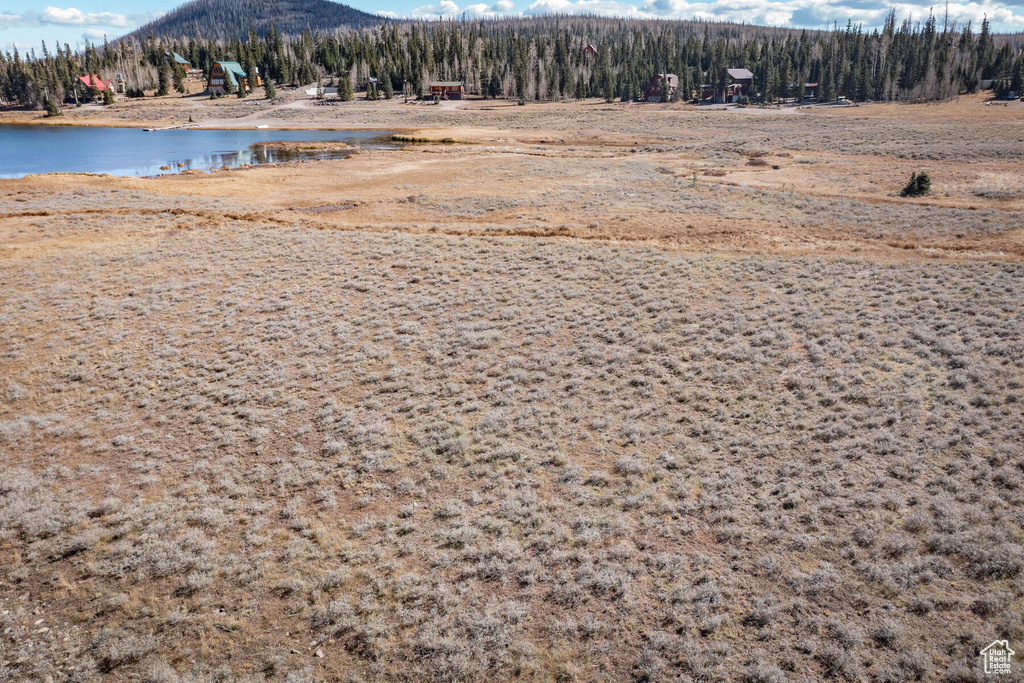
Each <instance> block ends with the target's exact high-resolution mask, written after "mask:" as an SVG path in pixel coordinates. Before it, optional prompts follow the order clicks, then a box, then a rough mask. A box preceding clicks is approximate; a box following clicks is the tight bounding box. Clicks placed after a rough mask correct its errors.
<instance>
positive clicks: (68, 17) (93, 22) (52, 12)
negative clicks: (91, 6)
mask: <svg viewBox="0 0 1024 683" xmlns="http://www.w3.org/2000/svg"><path fill="white" fill-rule="evenodd" d="M39 19H40V21H42V22H43V23H44V24H71V25H75V26H127V25H128V17H126V16H125V15H123V14H115V13H114V12H83V11H82V10H80V9H76V8H74V7H68V8H67V9H62V8H60V7H47V8H46V9H44V10H43V13H42V14H41V15H40V17H39Z"/></svg>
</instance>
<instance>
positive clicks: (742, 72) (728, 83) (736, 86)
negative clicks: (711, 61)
mask: <svg viewBox="0 0 1024 683" xmlns="http://www.w3.org/2000/svg"><path fill="white" fill-rule="evenodd" d="M753 88H754V74H753V73H751V72H750V71H749V70H748V69H722V71H721V73H720V74H719V76H718V81H717V82H716V83H709V84H707V85H703V86H701V99H704V100H714V101H715V102H717V103H720V104H721V103H724V102H737V101H739V99H740V98H741V97H744V96H747V97H749V96H750V94H751V92H753Z"/></svg>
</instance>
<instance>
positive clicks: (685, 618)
mask: <svg viewBox="0 0 1024 683" xmlns="http://www.w3.org/2000/svg"><path fill="white" fill-rule="evenodd" d="M367 104H368V103H367ZM145 106H147V107H151V106H156V105H149V104H146V105H145ZM211 106H212V105H211ZM232 106H239V107H253V106H258V105H255V104H252V103H251V102H248V101H243V102H241V103H240V104H238V105H232ZM945 107H946V108H945V109H943V108H942V107H878V108H871V107H862V108H857V109H856V110H854V109H850V110H829V111H827V112H819V111H811V112H802V113H792V112H786V113H777V112H769V113H755V114H749V115H747V114H743V113H735V112H703V111H690V110H683V109H680V110H678V111H673V110H670V109H668V108H655V107H652V108H649V109H644V108H640V107H620V108H615V107H608V108H607V110H606V108H605V107H604V105H590V104H588V105H576V106H575V108H573V107H572V106H568V105H565V106H563V105H550V106H547V105H542V106H529V107H525V108H523V107H521V108H516V107H512V108H504V109H502V108H500V106H499V105H491V104H484V103H473V104H472V105H471V106H469V107H467V108H465V109H453V110H448V109H442V108H438V109H436V110H433V111H432V110H431V109H430V108H427V107H422V108H421V107H415V106H411V105H410V106H408V107H407V110H403V109H401V106H400V105H394V106H393V107H392V109H394V110H395V112H398V113H390V114H387V115H382V114H380V113H379V112H380V111H384V110H379V111H378V110H370V109H369V108H368V107H359V106H356V105H354V106H352V107H350V108H345V107H337V108H328V107H324V108H318V109H323V110H324V112H323V113H321V112H319V111H302V112H301V114H302V116H306V117H311V119H312V120H313V122H314V123H318V124H319V125H322V126H329V125H345V122H346V121H348V122H349V123H350V125H365V126H366V127H375V128H381V127H391V128H393V129H402V130H410V131H414V132H415V134H416V135H417V136H422V137H427V138H431V139H440V138H442V137H449V136H450V137H455V138H457V139H460V140H463V141H465V142H467V143H472V144H455V145H451V144H448V145H442V144H411V145H409V146H408V147H407V148H405V149H401V150H375V151H368V152H362V153H359V154H357V155H355V156H354V157H353V158H351V159H346V160H339V161H330V162H313V163H301V164H292V165H282V166H268V167H260V168H252V169H243V170H237V171H229V172H220V173H215V174H212V175H196V174H188V175H181V176H167V177H161V178H155V179H128V178H124V179H119V178H110V177H88V176H38V177H30V178H26V179H22V180H15V181H0V681H3V682H5V683H6V682H7V681H11V682H14V681H18V682H20V681H33V682H39V683H53V682H54V681H75V682H85V681H143V682H145V683H186V682H187V683H199V682H203V683H206V682H207V681H210V682H213V681H217V682H229V681H231V682H237V683H242V682H245V683H255V682H257V681H272V682H278V681H280V682H283V683H306V682H309V681H318V682H319V681H343V682H346V683H347V682H352V683H355V682H357V681H367V682H369V681H511V680H524V681H552V682H554V681H558V682H563V681H565V682H572V681H693V682H704V681H722V682H725V681H742V682H745V683H782V682H787V681H788V682H792V683H796V682H803V681H806V682H812V681H820V680H836V681H878V682H879V683H896V682H904V681H949V682H951V683H952V682H968V681H975V680H977V681H981V680H984V678H985V677H984V676H983V674H982V673H981V671H980V669H979V663H978V658H977V655H978V652H979V650H980V649H981V648H982V647H984V646H985V645H986V644H988V643H989V642H991V641H992V640H995V639H996V638H1000V639H1004V638H1005V639H1008V640H1009V641H1010V643H1011V645H1012V646H1015V649H1016V650H1017V651H1018V652H1022V651H1024V650H1022V649H1021V647H1019V646H1024V607H1022V605H1024V439H1022V436H1024V428H1022V425H1024V261H1022V257H1024V216H1022V213H1021V210H1022V208H1024V187H1022V185H1021V182H1022V181H1021V175H1020V173H1019V169H1020V166H1019V165H1020V163H1021V160H1022V159H1024V141H1021V140H1017V139H1016V138H1014V137H1013V136H1014V135H1016V136H1018V137H1020V133H1019V130H1020V128H1019V119H1017V120H1016V121H1015V120H1014V119H1013V118H1012V116H1011V114H1012V112H1011V113H1010V114H1007V113H1005V112H1003V111H1002V108H1000V111H998V112H994V113H993V114H992V115H991V117H990V118H989V119H984V118H983V116H982V114H984V113H985V112H987V111H989V110H994V109H995V108H983V107H984V105H983V104H982V103H981V102H980V101H972V102H966V103H956V104H951V105H945ZM224 109H225V111H227V107H226V106H225V107H224ZM147 111H148V110H146V109H140V110H139V111H138V112H136V113H137V114H138V116H137V120H151V119H148V118H147V117H146V113H147ZM279 111H281V112H287V111H289V109H281V110H279ZM296 111H299V109H298V108H296ZM405 111H409V112H411V113H409V114H408V117H409V119H410V120H409V121H408V124H409V125H406V126H401V125H400V122H399V121H398V118H399V113H402V115H404V112H405ZM978 112H981V113H982V114H979V113H978ZM87 115H88V112H86V113H83V114H82V116H83V117H85V116H87ZM375 116H376V117H377V118H374V117H375ZM316 117H319V118H316ZM346 117H347V118H346ZM389 117H390V118H389ZM431 117H433V118H431ZM638 117H639V118H638ZM971 117H973V118H975V119H977V121H976V126H977V130H978V131H979V134H978V136H977V137H978V139H979V142H978V143H977V144H976V145H973V146H972V145H969V144H968V143H967V142H964V141H963V137H962V131H963V125H964V121H965V120H966V119H968V118H971ZM915 118H916V119H918V120H920V121H921V123H920V126H918V127H915V126H914V125H913V121H914V120H915ZM83 120H88V119H85V118H83ZM1014 126H1016V128H1014ZM1014 130H1015V131H1016V132H1014ZM635 131H643V133H642V135H641V134H640V133H636V132H635ZM826 132H827V133H828V136H827V138H826V137H825V136H826ZM990 134H991V135H996V134H1000V135H1002V137H1001V138H1000V143H999V150H1000V151H999V154H998V155H994V154H992V153H990V152H989V151H986V150H992V149H994V146H995V144H996V143H995V142H994V141H992V140H989V139H988V137H987V136H988V135H990ZM1015 140H1016V141H1015ZM990 144H991V145H992V147H987V146H986V145H990ZM958 145H959V146H958ZM758 160H766V162H765V163H762V162H761V161H758ZM776 166H778V168H775V167H776ZM921 169H924V170H927V171H928V172H929V173H930V174H931V175H932V177H933V187H934V189H935V194H934V195H933V196H930V197H926V198H922V199H916V200H909V199H904V198H900V197H898V196H897V192H898V190H899V188H900V186H901V185H902V183H903V182H905V180H906V177H907V176H909V174H910V172H911V171H914V170H921ZM1019 670H1020V669H1017V671H1018V672H1019ZM1015 675H1016V674H1015ZM1016 676H1017V677H1016V678H1014V677H1013V676H1011V677H1004V678H1003V679H1002V680H1019V679H1020V676H1019V675H1016Z"/></svg>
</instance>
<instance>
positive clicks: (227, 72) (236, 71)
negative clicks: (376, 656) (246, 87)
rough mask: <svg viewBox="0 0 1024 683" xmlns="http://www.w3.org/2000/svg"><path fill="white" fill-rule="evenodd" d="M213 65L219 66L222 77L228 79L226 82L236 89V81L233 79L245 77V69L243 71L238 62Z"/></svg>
mask: <svg viewBox="0 0 1024 683" xmlns="http://www.w3.org/2000/svg"><path fill="white" fill-rule="evenodd" d="M214 64H215V65H217V64H219V65H220V68H221V70H223V71H224V76H225V77H226V78H227V79H228V82H229V83H231V85H233V86H235V87H236V88H237V87H238V79H237V78H235V77H236V76H238V77H239V78H245V77H246V75H245V69H243V68H242V65H241V64H239V63H238V62H214Z"/></svg>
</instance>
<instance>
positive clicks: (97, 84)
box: [78, 74, 107, 92]
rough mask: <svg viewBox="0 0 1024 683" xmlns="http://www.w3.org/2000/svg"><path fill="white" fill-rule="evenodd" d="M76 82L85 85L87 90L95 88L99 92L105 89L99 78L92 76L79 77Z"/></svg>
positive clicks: (105, 85)
mask: <svg viewBox="0 0 1024 683" xmlns="http://www.w3.org/2000/svg"><path fill="white" fill-rule="evenodd" d="M78 80H80V81H81V82H82V83H84V84H85V87H87V88H96V89H97V90H99V91H101V92H102V91H104V90H106V89H107V84H106V83H104V82H103V81H101V80H100V77H99V76H97V75H95V74H93V75H91V76H79V77H78Z"/></svg>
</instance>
